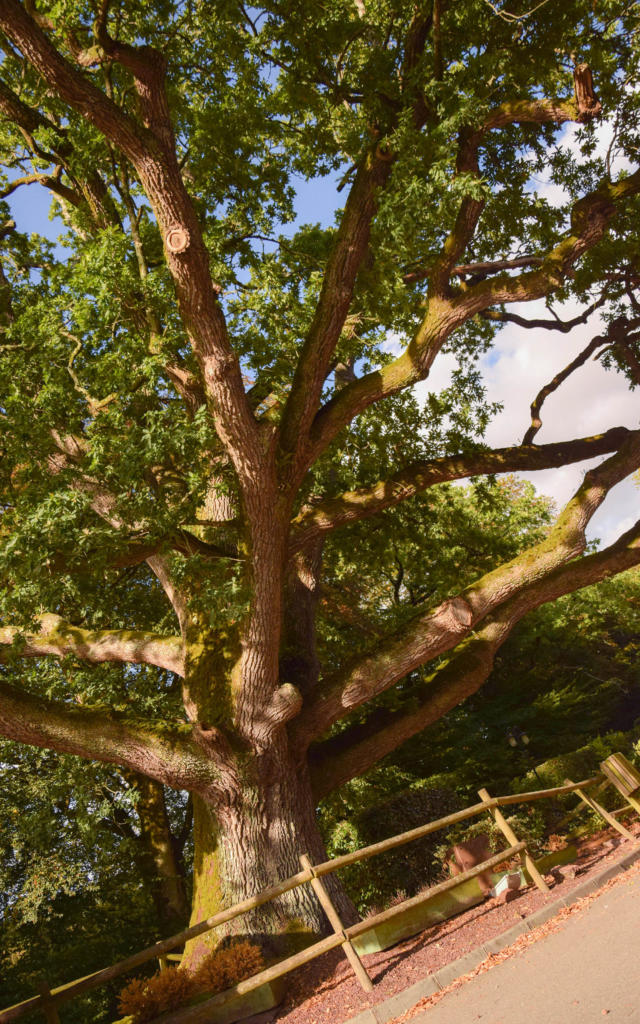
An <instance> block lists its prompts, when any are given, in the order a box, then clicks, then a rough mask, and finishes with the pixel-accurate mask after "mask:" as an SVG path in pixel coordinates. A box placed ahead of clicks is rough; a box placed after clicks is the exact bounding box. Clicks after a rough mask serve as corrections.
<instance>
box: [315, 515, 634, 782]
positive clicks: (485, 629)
mask: <svg viewBox="0 0 640 1024" xmlns="http://www.w3.org/2000/svg"><path fill="white" fill-rule="evenodd" d="M637 565H640V520H638V522H636V523H635V525H634V526H633V527H632V528H631V529H630V530H629V531H627V533H625V534H624V535H623V536H621V537H620V538H619V539H618V540H617V541H615V543H614V544H612V545H611V546H610V547H608V548H605V549H604V550H603V551H599V552H597V554H593V555H587V556H586V557H584V558H581V559H580V560H579V561H577V562H575V561H574V562H571V563H570V564H569V565H566V566H562V567H561V568H559V569H557V570H556V571H555V572H553V573H551V574H550V575H549V576H548V577H546V578H545V579H543V580H541V581H540V582H538V583H536V584H533V585H531V586H530V587H527V588H526V589H525V590H523V591H522V593H521V594H518V595H517V596H516V597H514V598H512V599H511V600H510V601H508V602H506V604H504V605H503V606H501V607H500V608H499V609H497V611H496V612H495V613H494V614H493V615H491V616H490V617H489V619H488V620H487V621H486V623H484V624H483V625H482V626H481V628H479V629H478V630H477V631H475V632H474V633H473V634H471V635H470V636H469V637H467V638H466V639H465V640H463V642H462V643H461V644H460V645H459V646H458V647H457V648H456V649H455V650H454V651H453V652H452V654H451V657H450V658H449V659H448V660H447V662H446V663H445V664H444V665H443V666H442V667H441V668H439V669H438V670H437V671H435V672H434V673H433V674H432V675H431V676H430V677H429V678H428V679H427V680H426V682H425V683H424V684H421V685H419V687H418V691H417V692H416V691H415V690H414V691H412V694H411V695H412V697H415V696H418V697H419V698H420V702H419V706H418V707H417V708H412V709H411V710H406V709H400V710H399V711H397V712H390V711H388V710H386V711H385V712H384V714H383V715H376V714H375V713H374V714H373V715H372V716H371V719H370V720H369V721H367V722H365V723H364V724H363V725H358V726H354V727H352V728H351V729H346V730H345V731H344V732H342V733H340V735H339V736H337V737H336V738H335V739H329V740H326V741H325V742H323V743H320V744H318V745H316V746H315V747H314V748H312V749H311V752H310V761H311V773H312V778H313V784H314V794H315V796H316V799H320V798H322V797H323V796H326V794H327V793H329V792H331V790H333V789H335V788H337V787H338V786H341V785H343V784H344V783H345V782H347V781H348V780H349V779H352V778H354V777H355V776H357V775H361V774H362V773H363V772H365V771H367V770H368V769H369V768H371V767H372V766H373V765H374V764H376V763H377V762H378V761H380V760H381V759H382V758H383V757H386V755H387V754H390V753H391V752H392V751H394V750H396V749H397V747H399V746H400V745H401V744H402V743H404V742H405V741H406V740H408V739H410V738H411V737H412V736H415V735H416V734H417V733H419V732H422V730H423V729H426V728H427V727H428V726H429V725H432V724H433V723H434V722H437V721H438V719H440V718H442V716H443V715H444V714H446V713H447V712H448V711H451V710H452V709H453V708H454V707H457V705H458V704H460V703H461V701H463V700H465V699H466V698H467V697H469V696H471V694H473V693H476V691H477V690H479V689H480V687H481V686H482V685H483V684H484V683H485V681H486V680H487V678H488V676H489V674H490V672H491V670H492V669H493V664H494V661H495V656H496V654H497V652H498V650H499V649H500V647H501V646H502V644H503V643H504V642H505V641H506V640H507V639H508V637H509V634H510V633H511V630H512V629H513V627H514V626H515V625H516V624H517V623H518V622H519V621H520V619H522V618H523V617H524V616H525V615H526V614H528V612H530V611H533V610H534V609H535V608H538V607H540V605H542V604H546V603H547V602H549V601H555V600H556V599H557V598H558V597H561V596H562V595H563V594H568V593H572V592H573V591H575V590H579V589H580V588H581V587H586V586H590V585H591V584H593V583H597V582H599V581H600V580H603V579H605V578H606V577H607V576H612V575H615V574H616V573H619V572H624V571H625V570H626V569H631V568H633V567H634V566H637Z"/></svg>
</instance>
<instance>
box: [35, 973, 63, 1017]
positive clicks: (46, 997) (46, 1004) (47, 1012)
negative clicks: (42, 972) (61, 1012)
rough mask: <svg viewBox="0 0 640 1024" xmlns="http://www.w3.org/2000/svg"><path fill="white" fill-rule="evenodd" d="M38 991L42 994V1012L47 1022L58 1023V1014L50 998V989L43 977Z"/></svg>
mask: <svg viewBox="0 0 640 1024" xmlns="http://www.w3.org/2000/svg"><path fill="white" fill-rule="evenodd" d="M38 992H39V994H40V995H41V996H42V1003H41V1006H42V1012H43V1014H44V1016H45V1019H46V1021H47V1024H60V1017H59V1016H58V1008H57V1006H56V1004H55V1003H54V1001H53V999H52V998H51V989H50V988H49V984H48V982H47V981H46V980H45V979H44V978H43V979H42V981H41V982H40V983H39V985H38Z"/></svg>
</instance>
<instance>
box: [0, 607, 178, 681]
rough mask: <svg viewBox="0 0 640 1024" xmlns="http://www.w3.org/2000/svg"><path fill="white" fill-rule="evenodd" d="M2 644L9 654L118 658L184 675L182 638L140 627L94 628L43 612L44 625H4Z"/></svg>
mask: <svg viewBox="0 0 640 1024" xmlns="http://www.w3.org/2000/svg"><path fill="white" fill-rule="evenodd" d="M0 646H4V647H5V648H7V651H6V653H5V655H4V657H2V652H1V651H0V660H6V659H7V656H10V657H18V658H40V657H43V656H44V655H53V656H54V657H56V658H64V657H67V656H68V655H75V656H76V657H78V658H81V659H83V660H84V661H89V662H94V663H100V662H105V661H116V662H123V663H132V664H138V665H156V666H157V667H158V668H163V669H166V670H167V671H168V672H176V673H177V674H178V675H182V674H183V671H184V653H183V645H182V638H181V637H179V636H159V635H158V634H157V633H145V632H142V631H140V630H138V631H136V630H128V629H102V630H91V629H82V628H81V627H79V626H74V625H72V624H71V623H70V622H65V621H64V619H61V618H60V616H59V615H51V614H49V615H41V616H40V629H39V630H37V631H36V632H24V631H22V630H21V629H19V628H18V627H17V626H4V627H0Z"/></svg>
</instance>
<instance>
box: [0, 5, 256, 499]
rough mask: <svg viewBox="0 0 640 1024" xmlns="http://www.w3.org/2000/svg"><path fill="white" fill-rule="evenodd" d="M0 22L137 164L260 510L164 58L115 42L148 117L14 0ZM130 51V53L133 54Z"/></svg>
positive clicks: (229, 441) (240, 467)
mask: <svg viewBox="0 0 640 1024" xmlns="http://www.w3.org/2000/svg"><path fill="white" fill-rule="evenodd" d="M0 29H2V31H4V32H5V33H6V35H7V36H8V37H9V39H10V40H11V41H12V42H13V44H14V45H15V46H16V47H17V48H18V49H19V50H20V51H21V52H22V53H23V54H24V56H25V58H26V60H27V61H28V62H29V63H30V64H31V65H32V66H33V67H34V68H35V70H36V71H37V72H38V73H39V74H40V75H41V76H42V78H43V79H44V80H45V82H46V83H47V84H48V85H49V86H50V88H52V89H54V90H55V92H56V94H57V95H58V96H59V97H60V99H61V100H63V102H65V103H68V104H69V105H70V106H71V107H73V108H74V109H75V110H76V111H78V112H79V113H80V114H82V115H83V116H84V117H86V118H87V119H88V120H89V121H90V122H91V123H92V124H93V125H94V126H95V127H96V128H98V130H99V131H100V132H102V134H103V135H104V136H105V138H106V139H107V140H108V141H109V142H111V143H112V144H113V145H114V146H116V147H118V148H119V149H120V150H121V151H122V152H123V153H124V154H125V156H127V157H128V158H129V159H130V160H131V162H132V163H133V164H134V166H135V167H136V170H137V172H138V174H139V176H140V181H141V182H142V185H143V187H144V189H145V192H146V194H147V196H148V198H149V200H150V202H151V205H152V207H153V210H154V213H155V216H156V218H157V220H158V224H159V227H160V230H161V233H162V236H163V238H164V241H165V259H166V263H167V266H168V268H169V271H170V273H171V275H172V277H173V281H174V285H175V289H176V295H177V299H178V305H179V308H180V312H181V315H182V320H183V323H184V326H185V329H186V331H187V334H188V336H189V338H190V341H191V344H192V347H193V350H194V352H195V355H196V357H197V359H198V361H199V363H200V366H201V368H202V374H203V380H204V383H205V387H206V389H207V393H208V396H209V399H210V402H211V408H212V412H213V415H214V420H215V423H216V428H217V431H218V435H219V436H220V438H221V440H222V442H223V444H224V445H225V446H226V448H227V451H228V453H229V455H230V457H231V459H232V461H233V464H234V466H235V469H236V471H237V473H238V477H239V479H240V482H241V485H242V487H243V489H244V490H245V493H246V494H247V496H248V501H247V509H248V511H249V513H250V514H251V513H254V514H257V507H258V505H259V501H260V499H259V490H260V487H259V476H260V472H259V470H260V468H262V467H263V465H264V461H265V453H264V450H263V447H262V444H261V442H260V438H259V432H258V426H257V424H256V422H255V420H254V418H253V415H252V413H251V409H250V408H249V404H248V402H247V399H246V395H245V392H244V386H243V383H242V374H241V371H240V365H239V361H238V358H237V356H236V354H235V353H234V352H233V350H232V348H231V345H230V343H229V339H228V336H227V330H226V324H225V320H224V316H223V313H222V310H221V309H220V306H219V303H218V301H217V294H218V290H217V289H216V287H215V286H214V284H213V281H212V279H211V275H210V273H209V254H208V251H207V249H206V246H205V244H204V240H203V237H202V232H201V229H200V224H199V222H198V218H197V216H196V213H195V210H194V207H193V204H192V203H191V200H190V198H189V196H188V194H187V191H186V189H185V186H184V182H183V180H182V175H181V172H180V168H179V165H178V160H177V157H176V153H175V145H174V141H173V133H172V131H171V130H170V119H169V115H168V107H167V101H166V96H165V93H164V81H163V77H164V62H163V59H162V57H161V55H159V54H157V53H156V51H151V50H149V49H148V48H141V49H139V50H138V49H136V48H135V47H128V46H120V48H119V52H118V53H117V54H116V57H117V59H120V60H122V62H123V63H127V66H128V67H129V68H130V69H131V70H132V71H133V73H134V78H135V84H136V89H137V91H138V95H139V98H140V103H141V108H142V110H143V115H144V117H145V119H146V122H147V123H146V124H145V125H144V126H143V125H141V124H140V123H138V122H137V121H135V120H134V119H133V118H132V117H130V116H129V115H128V114H126V113H125V112H124V111H122V110H121V109H120V108H119V107H118V106H117V105H116V104H115V103H114V102H113V101H112V100H111V99H109V97H108V96H106V95H105V94H104V93H103V92H101V90H100V89H98V88H97V87H96V86H95V85H94V84H93V82H91V81H90V80H89V79H88V78H87V76H86V75H85V74H83V73H82V72H80V71H78V70H77V69H76V68H74V67H73V66H72V65H71V64H69V63H68V61H66V60H65V58H64V57H63V56H62V55H61V54H60V53H59V52H58V50H56V48H55V47H54V46H53V45H52V43H51V42H50V41H49V39H48V38H47V36H46V35H45V33H44V32H43V30H42V29H41V28H40V27H39V26H38V25H37V24H36V23H35V22H34V21H33V20H32V19H31V18H30V17H29V16H28V14H27V13H26V12H25V11H24V9H23V8H22V6H21V5H20V3H18V0H0ZM132 54H134V55H135V56H132Z"/></svg>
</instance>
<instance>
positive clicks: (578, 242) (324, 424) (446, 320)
mask: <svg viewBox="0 0 640 1024" xmlns="http://www.w3.org/2000/svg"><path fill="white" fill-rule="evenodd" d="M639 192H640V170H637V171H636V172H635V173H634V174H630V175H629V176H628V177H625V178H621V179H620V180H619V181H617V182H610V181H605V182H602V184H601V185H600V186H599V188H597V189H595V190H594V191H593V192H591V193H589V194H588V195H586V196H584V197H583V198H582V199H581V200H579V201H578V202H577V203H576V204H575V206H574V207H573V211H572V216H571V228H570V230H569V232H568V233H567V235H566V236H565V237H564V238H563V239H562V240H561V241H560V242H559V243H558V244H557V245H556V246H554V248H553V249H551V251H550V252H549V253H547V255H546V256H545V257H544V258H543V261H542V264H541V265H540V266H539V267H538V268H537V269H535V270H531V271H527V272H525V273H522V274H519V275H517V276H510V275H508V274H499V275H497V276H496V277H492V278H490V279H486V280H484V281H480V282H478V283H477V284H475V285H473V286H472V287H470V288H467V289H466V290H464V291H462V292H458V293H456V294H453V295H451V296H446V295H434V296H433V297H432V298H430V299H429V301H428V302H427V308H426V312H425V315H424V317H423V319H422V322H421V324H420V326H419V327H418V330H417V331H416V333H415V334H414V336H413V338H412V340H411V342H410V344H409V345H408V347H407V348H406V349H405V351H404V352H403V353H402V354H401V355H400V356H398V358H397V359H394V360H393V362H391V363H389V364H388V365H387V366H385V367H383V368H382V369H379V370H374V371H372V372H371V373H367V374H365V376H364V377H360V378H358V379H357V380H356V381H354V382H353V383H352V384H349V385H347V386H346V387H344V388H342V390H340V391H339V392H337V393H336V394H335V395H334V396H333V397H332V398H331V399H330V400H329V401H328V402H327V403H326V405H324V406H323V407H322V408H321V409H320V411H319V412H318V414H317V416H316V417H315V420H314V423H313V426H312V429H311V444H312V451H313V458H314V459H315V458H318V457H319V455H320V454H321V453H322V452H323V451H324V450H325V449H326V448H327V446H328V445H329V444H330V443H331V441H332V440H333V439H334V437H335V436H336V435H337V434H338V433H339V432H340V430H342V428H343V427H345V426H346V425H347V424H348V423H350V422H351V420H353V419H354V418H355V417H356V416H357V415H359V414H360V413H361V412H363V411H364V410H365V409H367V408H368V407H369V406H370V405H373V404H374V403H376V402H379V401H381V400H382V399H384V398H387V397H388V396H390V395H394V394H396V393H397V392H398V391H401V390H402V389H403V388H407V387H410V386H411V385H413V384H416V383H417V382H418V381H420V380H424V379H425V378H426V377H427V376H428V375H429V371H430V370H431V367H432V365H433V362H434V360H435V358H436V356H437V354H438V352H439V351H440V350H441V348H442V346H443V344H444V342H445V341H446V340H447V338H448V337H449V336H450V335H451V334H452V333H453V331H455V330H456V329H457V328H458V327H460V326H461V325H462V324H463V323H465V322H466V321H467V320H469V319H470V318H471V317H473V316H476V315H477V314H480V313H483V312H484V311H485V310H487V309H489V308H490V307H491V306H496V305H501V304H503V303H510V302H532V301H533V300H535V299H541V298H544V297H545V296H547V295H550V294H551V293H552V292H553V291H555V290H556V289H557V288H559V287H560V285H561V284H562V282H563V281H564V280H565V278H566V276H567V274H568V273H569V272H570V270H571V268H572V266H573V264H574V263H575V262H576V261H577V260H578V259H579V258H580V257H581V256H582V255H584V253H585V252H587V251H588V250H589V249H592V248H593V247H594V246H595V245H597V243H598V242H599V241H600V240H601V239H602V237H603V236H604V234H605V232H606V231H607V229H608V227H609V225H610V223H611V221H612V219H613V217H614V216H615V214H616V212H617V210H618V209H619V208H620V207H621V206H622V205H623V204H624V203H625V201H626V200H628V199H630V198H631V197H633V196H635V195H637V194H638V193H639ZM452 244H453V243H452ZM457 251H458V250H457V247H456V246H454V255H455V254H457Z"/></svg>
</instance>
